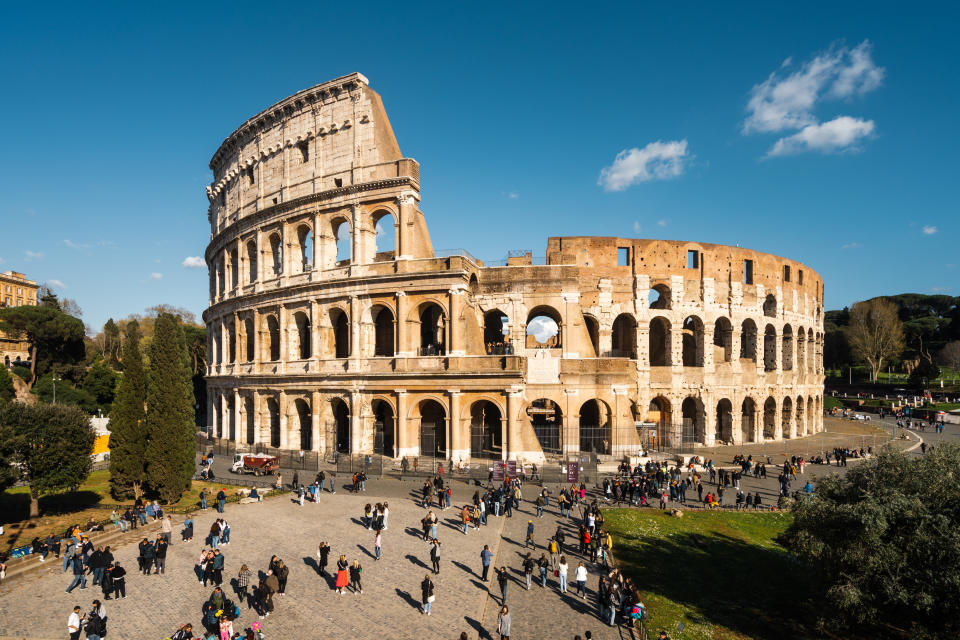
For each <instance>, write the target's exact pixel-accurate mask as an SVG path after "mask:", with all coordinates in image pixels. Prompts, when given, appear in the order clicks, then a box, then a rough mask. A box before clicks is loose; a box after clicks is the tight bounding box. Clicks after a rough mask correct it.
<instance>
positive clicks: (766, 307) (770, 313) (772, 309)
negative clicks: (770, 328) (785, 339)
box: [763, 294, 777, 318]
mask: <svg viewBox="0 0 960 640" xmlns="http://www.w3.org/2000/svg"><path fill="white" fill-rule="evenodd" d="M763 315H765V316H766V317H768V318H776V317H777V299H776V298H775V297H773V294H767V297H766V299H765V300H764V301H763Z"/></svg>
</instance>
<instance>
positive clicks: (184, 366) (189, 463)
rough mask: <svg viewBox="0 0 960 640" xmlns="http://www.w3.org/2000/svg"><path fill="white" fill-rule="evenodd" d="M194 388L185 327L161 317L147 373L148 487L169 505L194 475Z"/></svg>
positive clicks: (156, 329) (164, 315)
mask: <svg viewBox="0 0 960 640" xmlns="http://www.w3.org/2000/svg"><path fill="white" fill-rule="evenodd" d="M193 402H194V400H193V384H192V381H191V370H190V364H189V357H188V355H187V345H186V340H185V339H184V335H183V328H182V327H181V326H180V321H179V320H178V319H177V317H176V316H174V315H172V314H169V313H160V314H159V315H158V316H157V320H156V324H155V327H154V334H153V341H152V342H151V343H150V365H149V368H148V370H147V433H148V438H147V452H146V461H147V483H148V484H149V485H150V487H151V488H152V489H153V490H154V491H156V492H157V493H158V494H159V496H160V499H161V500H163V501H165V502H175V501H177V500H179V499H180V496H181V495H182V494H183V492H184V491H186V490H187V489H188V488H189V487H190V480H191V478H192V477H193V473H194V470H195V466H196V465H195V460H196V457H195V448H194V432H195V427H194V424H193Z"/></svg>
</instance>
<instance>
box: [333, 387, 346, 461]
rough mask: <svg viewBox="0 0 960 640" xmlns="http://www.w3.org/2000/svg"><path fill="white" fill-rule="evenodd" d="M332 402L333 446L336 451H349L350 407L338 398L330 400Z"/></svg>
mask: <svg viewBox="0 0 960 640" xmlns="http://www.w3.org/2000/svg"><path fill="white" fill-rule="evenodd" d="M331 403H332V404H333V433H332V434H331V435H332V436H333V447H334V451H336V452H337V453H350V409H349V408H348V407H347V403H346V402H344V401H343V400H342V399H340V398H334V399H333V400H331Z"/></svg>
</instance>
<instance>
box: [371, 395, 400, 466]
mask: <svg viewBox="0 0 960 640" xmlns="http://www.w3.org/2000/svg"><path fill="white" fill-rule="evenodd" d="M370 408H371V410H372V411H373V452H374V453H379V454H381V455H384V456H388V457H390V458H394V457H396V455H397V449H396V444H397V421H396V418H395V416H396V410H395V409H394V406H393V403H392V402H390V400H389V399H387V398H379V397H375V398H373V399H372V400H371V401H370Z"/></svg>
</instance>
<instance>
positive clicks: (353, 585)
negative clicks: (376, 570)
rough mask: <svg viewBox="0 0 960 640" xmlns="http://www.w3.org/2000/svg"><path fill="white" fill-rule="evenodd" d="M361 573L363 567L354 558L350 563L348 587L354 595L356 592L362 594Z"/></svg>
mask: <svg viewBox="0 0 960 640" xmlns="http://www.w3.org/2000/svg"><path fill="white" fill-rule="evenodd" d="M361 573H363V567H361V566H360V561H359V560H354V561H353V564H351V565H350V589H351V591H353V593H354V595H356V594H358V593H359V594H360V595H363V585H362V584H360V574H361Z"/></svg>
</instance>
